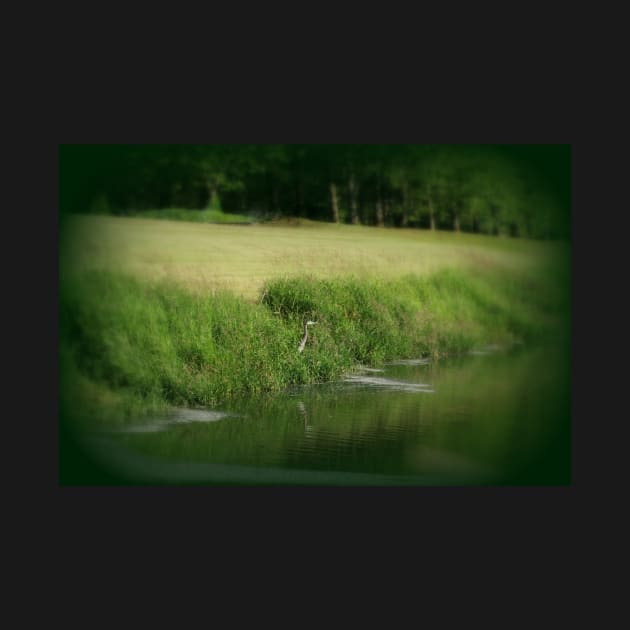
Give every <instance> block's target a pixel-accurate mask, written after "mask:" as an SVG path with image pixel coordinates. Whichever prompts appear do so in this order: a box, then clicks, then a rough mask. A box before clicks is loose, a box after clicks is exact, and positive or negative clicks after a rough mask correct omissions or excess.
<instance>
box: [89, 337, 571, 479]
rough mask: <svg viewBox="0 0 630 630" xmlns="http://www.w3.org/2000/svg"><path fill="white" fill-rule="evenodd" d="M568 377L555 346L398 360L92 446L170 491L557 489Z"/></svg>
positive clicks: (139, 428)
mask: <svg viewBox="0 0 630 630" xmlns="http://www.w3.org/2000/svg"><path fill="white" fill-rule="evenodd" d="M541 366H544V369H541ZM375 370H380V372H378V375H375V374H376V373H375ZM569 376H570V374H569V362H568V355H567V353H566V352H563V351H561V350H558V349H555V350H554V349H544V350H542V349H541V350H530V351H526V350H524V349H520V350H517V351H511V352H505V351H501V350H500V349H492V352H490V351H488V352H487V353H485V352H484V353H482V354H476V355H470V356H467V357H460V358H456V359H450V360H446V361H440V362H439V363H438V364H434V363H431V362H429V361H428V360H426V359H421V358H419V359H407V360H401V361H394V362H391V363H389V364H387V365H386V366H383V367H381V368H363V369H361V370H360V371H359V372H358V373H355V374H352V375H348V376H347V377H346V378H344V379H342V380H341V381H339V382H336V383H328V384H320V385H313V386H299V387H293V388H291V389H290V390H288V391H285V392H282V393H280V394H274V395H260V396H250V397H246V398H241V399H238V400H232V401H230V402H229V403H226V404H225V405H224V406H223V407H222V408H221V409H215V410H176V411H174V412H173V413H172V414H170V415H168V416H167V417H163V418H158V419H153V420H151V421H149V422H144V423H135V424H134V425H132V427H130V428H128V429H127V430H126V431H120V432H112V433H110V434H109V435H107V436H102V435H101V436H100V442H99V449H100V452H101V453H102V457H103V459H104V460H106V461H109V462H113V461H114V460H116V461H119V462H122V461H124V462H126V463H125V466H126V468H125V470H127V471H132V472H128V474H130V475H135V476H139V478H141V479H145V480H150V479H154V480H155V479H159V480H163V481H165V482H167V483H168V482H173V483H175V482H177V480H180V481H182V482H184V481H183V480H184V479H188V480H189V481H190V480H193V479H194V480H195V481H196V482H209V483H211V482H215V483H223V481H225V480H226V479H229V470H230V469H232V470H233V471H234V477H233V479H234V483H300V484H326V485H327V484H333V485H334V484H339V485H354V484H360V485H364V484H367V485H383V484H386V485H387V484H400V485H406V484H420V485H423V484H430V485H440V484H449V485H452V484H456V485H461V484H523V483H525V484H539V483H543V484H564V483H569V482H570V413H569V410H570V407H569V403H570V378H569ZM184 471H187V472H184ZM263 473H264V474H263ZM248 475H249V476H248ZM221 480H223V481H221ZM265 480H266V481H265ZM283 480H284V481H283ZM290 480H292V481H290Z"/></svg>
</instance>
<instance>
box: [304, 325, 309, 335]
mask: <svg viewBox="0 0 630 630" xmlns="http://www.w3.org/2000/svg"><path fill="white" fill-rule="evenodd" d="M304 337H305V338H306V337H308V324H304Z"/></svg>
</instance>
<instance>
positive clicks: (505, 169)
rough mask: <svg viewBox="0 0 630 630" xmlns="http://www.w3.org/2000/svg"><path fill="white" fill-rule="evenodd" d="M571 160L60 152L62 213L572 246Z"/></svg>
mask: <svg viewBox="0 0 630 630" xmlns="http://www.w3.org/2000/svg"><path fill="white" fill-rule="evenodd" d="M570 158H571V153H570V146H569V145H407V144H397V145H396V144H393V145H391V144H390V145H370V144H363V145H347V144H332V145H322V144H316V145H308V144H289V145H287V144H265V145H252V144H236V145H61V147H60V167H61V170H60V173H61V186H60V205H61V211H62V212H64V213H68V212H71V213H75V212H81V213H85V212H89V213H95V214H103V213H113V214H121V215H126V214H129V213H130V212H133V213H143V212H148V213H150V214H153V212H154V210H155V209H156V208H158V209H162V208H165V209H169V208H189V209H192V210H195V209H197V210H201V209H206V210H217V211H223V212H228V213H232V214H237V215H244V216H251V217H257V218H258V219H262V218H267V219H269V218H274V219H277V218H281V217H293V216H299V217H301V218H308V219H312V220H318V221H329V222H333V223H337V224H339V223H349V224H353V225H357V224H362V225H374V226H378V227H385V226H387V227H397V228H412V227H415V228H428V229H431V230H448V231H454V232H471V233H476V234H488V235H493V236H497V235H510V236H518V237H527V238H544V239H557V238H568V237H569V235H570V227H571V226H570V192H571V191H570V166H571V164H570ZM169 212H170V211H169ZM172 218H176V219H184V220H197V219H198V215H195V214H194V213H181V212H176V213H173V214H172Z"/></svg>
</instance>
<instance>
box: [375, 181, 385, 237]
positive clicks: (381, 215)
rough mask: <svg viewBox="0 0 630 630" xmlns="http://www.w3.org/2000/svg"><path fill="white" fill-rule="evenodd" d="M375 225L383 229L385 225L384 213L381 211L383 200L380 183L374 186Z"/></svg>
mask: <svg viewBox="0 0 630 630" xmlns="http://www.w3.org/2000/svg"><path fill="white" fill-rule="evenodd" d="M376 225H377V226H378V227H384V225H385V212H384V209H383V199H382V197H381V182H380V180H379V182H378V183H377V185H376Z"/></svg>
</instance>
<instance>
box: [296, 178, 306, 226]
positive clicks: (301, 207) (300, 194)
mask: <svg viewBox="0 0 630 630" xmlns="http://www.w3.org/2000/svg"><path fill="white" fill-rule="evenodd" d="M297 205H298V215H299V216H301V217H303V216H305V215H306V204H305V203H304V180H303V178H302V176H301V175H299V176H298V181H297Z"/></svg>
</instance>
